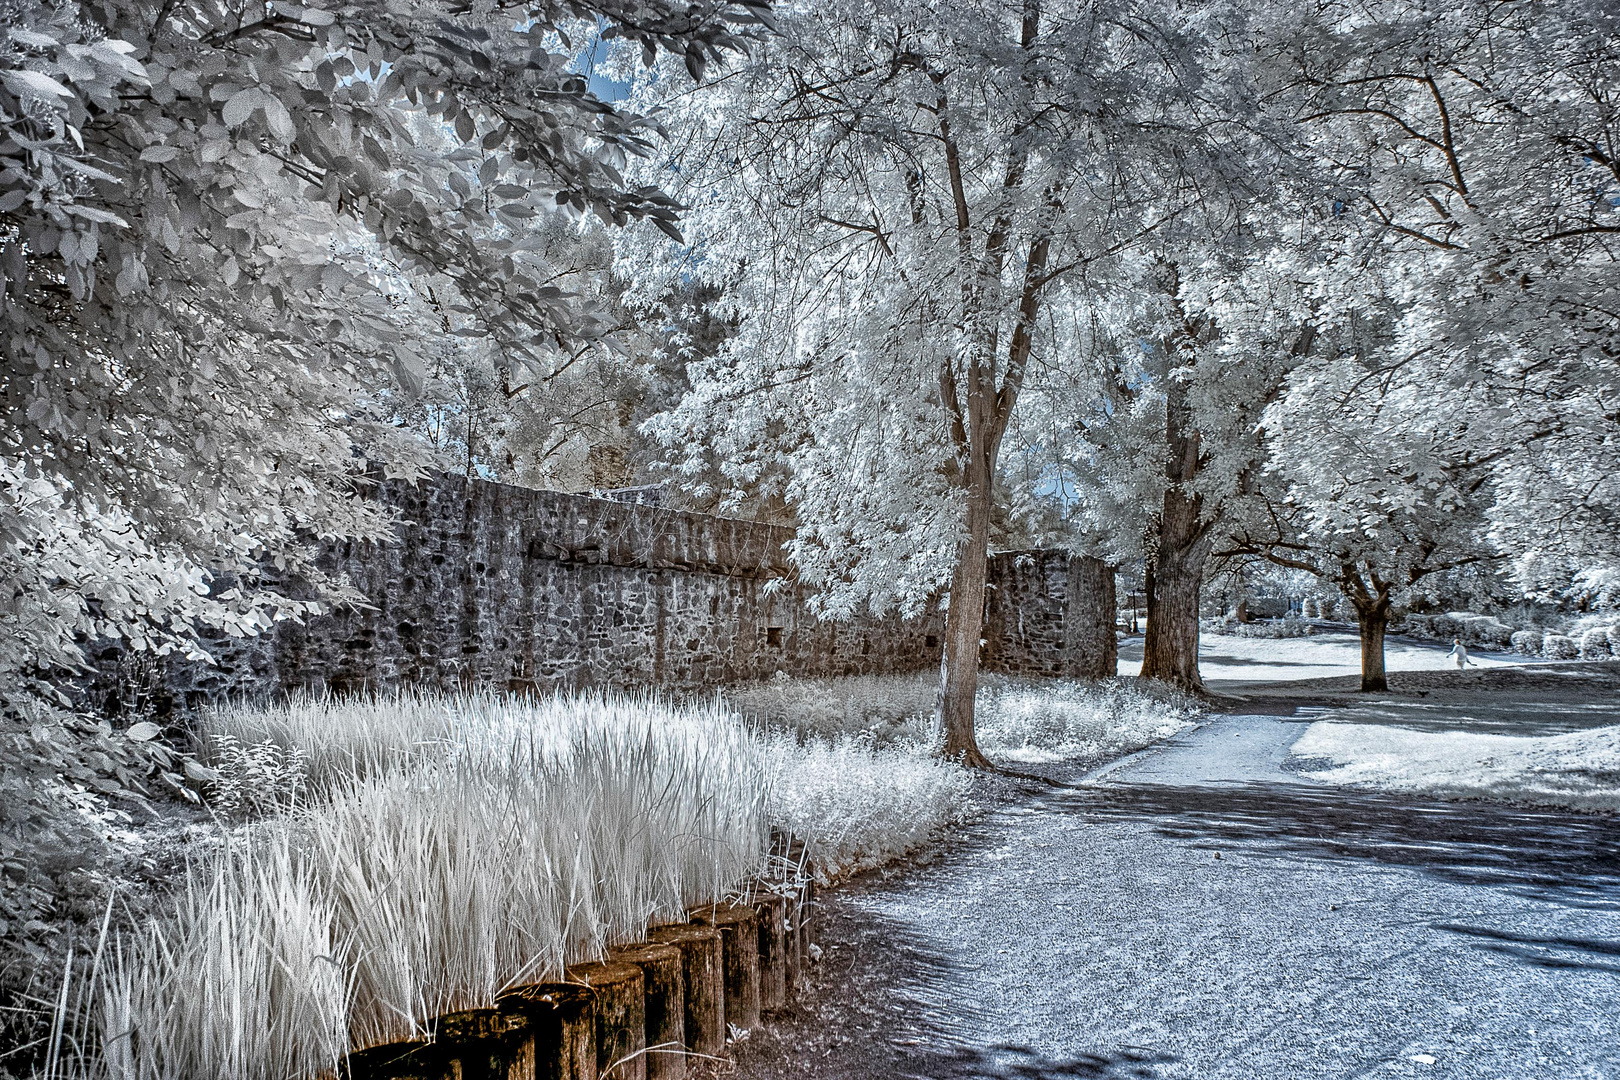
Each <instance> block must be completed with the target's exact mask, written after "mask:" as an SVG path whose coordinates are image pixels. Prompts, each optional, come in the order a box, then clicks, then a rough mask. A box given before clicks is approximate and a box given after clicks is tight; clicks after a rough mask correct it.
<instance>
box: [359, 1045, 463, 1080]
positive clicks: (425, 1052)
mask: <svg viewBox="0 0 1620 1080" xmlns="http://www.w3.org/2000/svg"><path fill="white" fill-rule="evenodd" d="M339 1075H341V1076H342V1077H344V1080H439V1078H440V1077H442V1076H443V1075H444V1066H443V1062H442V1061H440V1060H438V1058H437V1055H436V1053H435V1047H434V1045H433V1044H432V1043H430V1042H428V1041H426V1040H425V1039H407V1040H404V1041H401V1042H393V1043H384V1044H383V1045H381V1046H368V1047H366V1048H365V1049H364V1050H355V1051H353V1052H352V1053H350V1054H349V1055H348V1056H347V1057H345V1058H344V1059H343V1066H342V1068H341V1069H340V1070H339Z"/></svg>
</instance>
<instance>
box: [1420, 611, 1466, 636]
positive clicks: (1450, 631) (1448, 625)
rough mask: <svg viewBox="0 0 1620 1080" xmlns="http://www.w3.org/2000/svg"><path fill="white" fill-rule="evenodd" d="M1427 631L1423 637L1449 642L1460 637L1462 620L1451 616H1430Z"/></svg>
mask: <svg viewBox="0 0 1620 1080" xmlns="http://www.w3.org/2000/svg"><path fill="white" fill-rule="evenodd" d="M1428 622H1429V629H1428V631H1427V633H1426V635H1425V636H1427V637H1436V638H1443V639H1445V640H1446V641H1450V640H1451V639H1452V638H1456V637H1462V633H1463V624H1462V620H1460V619H1458V618H1456V617H1455V616H1452V615H1431V616H1429V619H1428Z"/></svg>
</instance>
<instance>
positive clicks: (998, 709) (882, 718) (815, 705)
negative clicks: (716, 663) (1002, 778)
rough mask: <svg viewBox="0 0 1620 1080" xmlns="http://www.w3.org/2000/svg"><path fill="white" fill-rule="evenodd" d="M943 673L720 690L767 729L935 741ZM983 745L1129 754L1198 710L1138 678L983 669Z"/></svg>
mask: <svg viewBox="0 0 1620 1080" xmlns="http://www.w3.org/2000/svg"><path fill="white" fill-rule="evenodd" d="M938 684H939V677H938V675H936V674H935V673H933V672H919V673H917V674H915V675H862V676H856V677H851V678H845V679H802V680H782V679H773V680H771V681H769V682H766V683H756V684H750V685H747V686H739V687H734V688H730V689H727V690H726V691H724V695H725V699H726V701H727V702H728V703H729V704H730V705H731V706H732V707H733V708H735V709H737V710H739V711H740V712H743V713H744V714H745V715H747V716H748V717H750V718H751V719H752V720H753V721H754V722H755V723H757V724H758V725H760V726H761V727H763V728H766V729H780V730H790V731H793V732H795V733H796V734H797V735H798V736H799V737H800V738H819V739H823V740H838V739H841V738H845V737H848V736H854V737H857V738H860V739H864V740H866V741H867V742H869V743H870V744H871V745H873V746H879V747H882V746H902V747H909V748H912V749H926V748H929V747H931V746H932V745H933V744H934V742H935V739H936V736H937V732H936V731H935V730H934V697H935V694H936V693H937V688H938ZM974 704H975V714H976V715H975V726H976V729H977V736H978V741H979V746H980V748H981V749H983V750H984V751H985V753H987V754H990V755H992V756H1002V757H1008V758H1013V759H1015V760H1024V761H1031V760H1058V759H1062V758H1073V759H1086V758H1093V757H1099V756H1104V755H1107V754H1112V753H1129V752H1130V751H1132V750H1136V749H1139V748H1141V747H1143V746H1147V745H1149V744H1150V743H1152V742H1155V741H1157V740H1158V739H1162V738H1166V737H1168V736H1169V735H1171V734H1174V733H1175V732H1176V731H1179V730H1180V729H1181V728H1183V727H1185V726H1186V725H1187V724H1189V723H1191V722H1192V718H1193V717H1194V716H1195V715H1196V713H1197V706H1196V704H1195V703H1194V702H1192V701H1191V699H1188V698H1186V697H1183V696H1181V695H1178V694H1175V693H1174V692H1172V691H1169V690H1165V689H1160V688H1156V687H1155V688H1144V687H1141V686H1138V685H1137V684H1136V683H1135V682H1121V681H1116V680H1103V681H1101V682H1082V681H1077V680H1066V679H1020V678H1013V677H1009V676H1004V675H996V674H986V675H985V676H984V677H983V680H982V682H981V683H980V686H979V694H978V699H977V700H976V701H975V703H974Z"/></svg>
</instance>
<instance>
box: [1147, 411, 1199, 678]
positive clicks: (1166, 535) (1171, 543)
mask: <svg viewBox="0 0 1620 1080" xmlns="http://www.w3.org/2000/svg"><path fill="white" fill-rule="evenodd" d="M1165 393H1166V400H1165V409H1164V415H1165V442H1166V447H1167V449H1168V451H1169V457H1168V458H1167V459H1166V462H1165V472H1164V476H1165V480H1166V481H1167V482H1168V483H1167V484H1166V486H1165V489H1164V503H1163V506H1162V508H1161V510H1160V513H1159V533H1158V536H1157V538H1156V543H1154V544H1153V545H1151V546H1152V548H1153V551H1152V556H1151V558H1150V559H1149V562H1148V567H1147V580H1148V597H1147V602H1148V613H1147V637H1146V639H1145V640H1144V641H1143V643H1142V678H1144V679H1158V680H1160V681H1162V682H1167V683H1170V684H1171V685H1173V686H1177V687H1179V688H1181V689H1182V690H1187V691H1190V692H1193V693H1198V692H1201V691H1202V690H1203V689H1204V680H1203V679H1202V678H1200V677H1199V674H1198V594H1199V590H1200V589H1201V588H1202V587H1203V584H1204V563H1205V562H1206V561H1207V560H1208V558H1209V552H1210V549H1211V547H1212V546H1213V540H1212V537H1211V533H1212V525H1213V523H1212V522H1209V521H1206V520H1205V519H1204V499H1203V496H1202V495H1199V494H1197V493H1196V492H1194V493H1191V494H1189V493H1188V485H1190V484H1191V483H1192V481H1193V479H1194V478H1195V477H1197V475H1198V470H1199V468H1200V467H1201V460H1200V457H1199V452H1198V433H1197V432H1194V431H1189V430H1188V429H1189V428H1190V426H1191V423H1192V410H1191V409H1190V408H1189V407H1188V405H1187V403H1186V392H1185V390H1184V389H1183V387H1182V385H1181V384H1180V383H1179V382H1177V381H1175V380H1173V379H1172V380H1170V381H1169V383H1168V386H1167V388H1166V392H1165Z"/></svg>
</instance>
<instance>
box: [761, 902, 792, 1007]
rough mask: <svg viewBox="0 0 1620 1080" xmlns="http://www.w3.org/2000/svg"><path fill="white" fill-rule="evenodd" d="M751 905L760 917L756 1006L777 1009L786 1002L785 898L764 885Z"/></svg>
mask: <svg viewBox="0 0 1620 1080" xmlns="http://www.w3.org/2000/svg"><path fill="white" fill-rule="evenodd" d="M753 908H754V914H755V915H757V916H758V917H759V946H758V948H759V1007H760V1008H761V1009H780V1008H782V1007H783V1006H785V1005H786V1004H787V986H788V983H787V951H788V950H787V932H786V923H787V900H786V898H784V897H783V896H782V895H781V894H779V893H774V892H770V891H768V888H767V890H765V891H761V892H759V893H756V894H755V896H754V902H753Z"/></svg>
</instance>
